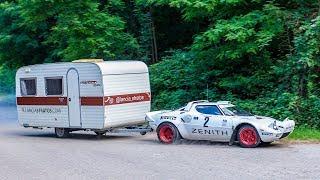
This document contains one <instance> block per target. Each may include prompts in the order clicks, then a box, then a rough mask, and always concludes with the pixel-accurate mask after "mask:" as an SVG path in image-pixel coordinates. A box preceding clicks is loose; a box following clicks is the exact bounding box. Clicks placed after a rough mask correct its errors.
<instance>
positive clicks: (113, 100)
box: [17, 92, 151, 106]
mask: <svg viewBox="0 0 320 180" xmlns="http://www.w3.org/2000/svg"><path fill="white" fill-rule="evenodd" d="M144 101H151V94H150V93H148V92H147V93H135V94H122V95H114V96H105V97H81V98H80V102H81V105H83V106H104V105H105V106H109V105H116V104H127V103H135V102H144ZM17 105H53V106H67V105H68V101H67V97H60V96H59V97H17Z"/></svg>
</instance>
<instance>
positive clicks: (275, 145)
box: [139, 139, 288, 149]
mask: <svg viewBox="0 0 320 180" xmlns="http://www.w3.org/2000/svg"><path fill="white" fill-rule="evenodd" d="M139 141H144V142H148V143H154V144H160V145H164V146H166V145H165V144H162V143H160V141H158V140H156V139H141V140H139ZM173 145H198V146H214V147H217V146H218V147H228V148H229V147H238V148H241V147H240V145H239V144H238V143H234V144H233V145H232V146H229V143H228V142H212V141H203V140H185V139H184V140H181V142H179V143H178V144H173ZM282 147H288V145H287V144H282V143H279V142H276V143H273V144H267V145H266V144H263V145H260V146H258V147H257V148H264V149H266V148H282Z"/></svg>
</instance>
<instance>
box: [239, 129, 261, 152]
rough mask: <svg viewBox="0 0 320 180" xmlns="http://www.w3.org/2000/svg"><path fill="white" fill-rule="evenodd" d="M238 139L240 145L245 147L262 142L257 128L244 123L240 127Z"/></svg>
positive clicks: (254, 145) (252, 146)
mask: <svg viewBox="0 0 320 180" xmlns="http://www.w3.org/2000/svg"><path fill="white" fill-rule="evenodd" d="M238 140H239V144H240V146H241V147H244V148H254V147H257V146H258V145H259V144H260V142H261V140H260V136H259V134H258V132H257V130H256V129H255V128H254V127H252V126H250V125H244V126H242V127H241V128H240V129H239V131H238Z"/></svg>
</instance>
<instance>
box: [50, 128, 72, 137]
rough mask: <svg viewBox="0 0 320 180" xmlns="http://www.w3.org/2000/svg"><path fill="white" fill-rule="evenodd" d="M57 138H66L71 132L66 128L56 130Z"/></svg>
mask: <svg viewBox="0 0 320 180" xmlns="http://www.w3.org/2000/svg"><path fill="white" fill-rule="evenodd" d="M54 132H55V134H56V137H57V138H66V137H68V136H69V135H70V131H69V130H68V129H66V128H54Z"/></svg>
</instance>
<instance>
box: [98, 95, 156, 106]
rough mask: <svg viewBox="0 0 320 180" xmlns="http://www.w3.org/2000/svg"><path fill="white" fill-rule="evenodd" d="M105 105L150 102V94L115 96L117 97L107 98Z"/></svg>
mask: <svg viewBox="0 0 320 180" xmlns="http://www.w3.org/2000/svg"><path fill="white" fill-rule="evenodd" d="M104 98H105V101H104V103H105V105H115V104H126V103H135V102H143V101H150V100H151V94H150V93H137V94H125V95H115V96H106V97H104Z"/></svg>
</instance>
